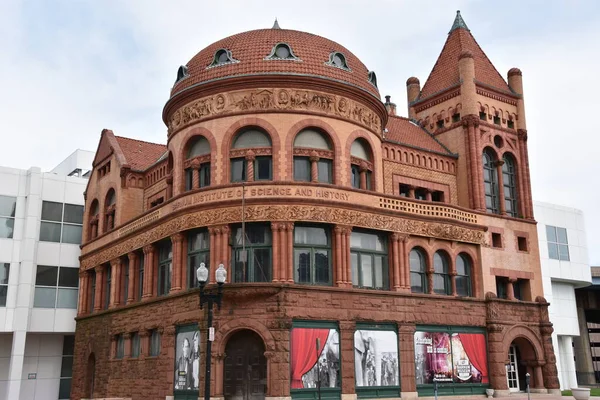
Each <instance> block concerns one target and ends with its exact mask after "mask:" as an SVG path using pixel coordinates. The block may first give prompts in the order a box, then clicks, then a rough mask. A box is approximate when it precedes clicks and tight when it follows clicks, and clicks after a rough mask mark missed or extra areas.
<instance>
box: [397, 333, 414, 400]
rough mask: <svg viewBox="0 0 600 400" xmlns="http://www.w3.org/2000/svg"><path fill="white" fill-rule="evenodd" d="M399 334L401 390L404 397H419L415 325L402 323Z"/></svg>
mask: <svg viewBox="0 0 600 400" xmlns="http://www.w3.org/2000/svg"><path fill="white" fill-rule="evenodd" d="M398 331H399V335H398V350H399V351H398V353H399V354H398V356H399V357H398V358H399V360H398V361H399V363H400V365H399V367H400V385H401V386H400V391H401V395H402V398H403V399H405V398H416V397H417V381H416V377H415V331H416V327H415V325H400V328H399V330H398Z"/></svg>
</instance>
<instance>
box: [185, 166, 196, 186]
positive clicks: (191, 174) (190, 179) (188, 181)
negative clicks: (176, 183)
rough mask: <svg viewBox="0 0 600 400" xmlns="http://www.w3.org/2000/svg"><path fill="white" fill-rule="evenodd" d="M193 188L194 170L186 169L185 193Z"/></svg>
mask: <svg viewBox="0 0 600 400" xmlns="http://www.w3.org/2000/svg"><path fill="white" fill-rule="evenodd" d="M193 187H194V170H193V169H192V168H186V170H185V191H186V192H187V191H188V190H192V188H193Z"/></svg>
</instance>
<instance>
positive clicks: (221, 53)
mask: <svg viewBox="0 0 600 400" xmlns="http://www.w3.org/2000/svg"><path fill="white" fill-rule="evenodd" d="M239 62H240V61H239V60H236V59H235V58H233V56H232V55H231V51H230V50H227V49H219V50H217V51H216V52H215V57H214V58H213V61H212V63H210V65H209V66H208V67H206V68H212V67H218V66H219V65H227V64H235V63H239Z"/></svg>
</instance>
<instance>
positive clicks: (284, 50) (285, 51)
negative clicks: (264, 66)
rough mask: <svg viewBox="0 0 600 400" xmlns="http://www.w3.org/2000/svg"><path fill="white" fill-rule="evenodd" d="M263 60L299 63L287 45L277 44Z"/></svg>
mask: <svg viewBox="0 0 600 400" xmlns="http://www.w3.org/2000/svg"><path fill="white" fill-rule="evenodd" d="M265 60H293V61H301V60H300V59H299V58H298V57H296V55H295V54H294V51H293V50H292V48H291V46H290V45H289V44H287V43H277V44H276V45H275V46H273V49H272V50H271V54H269V55H268V56H266V57H265Z"/></svg>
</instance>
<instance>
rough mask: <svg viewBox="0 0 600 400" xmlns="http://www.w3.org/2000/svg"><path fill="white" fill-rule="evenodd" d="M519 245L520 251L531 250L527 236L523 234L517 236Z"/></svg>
mask: <svg viewBox="0 0 600 400" xmlns="http://www.w3.org/2000/svg"><path fill="white" fill-rule="evenodd" d="M517 245H518V247H519V251H529V250H528V248H527V238H526V237H523V236H517Z"/></svg>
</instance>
